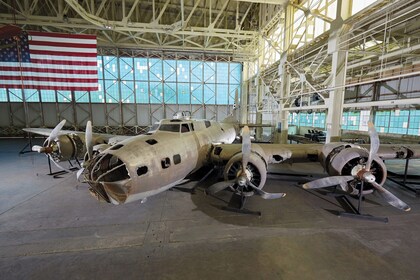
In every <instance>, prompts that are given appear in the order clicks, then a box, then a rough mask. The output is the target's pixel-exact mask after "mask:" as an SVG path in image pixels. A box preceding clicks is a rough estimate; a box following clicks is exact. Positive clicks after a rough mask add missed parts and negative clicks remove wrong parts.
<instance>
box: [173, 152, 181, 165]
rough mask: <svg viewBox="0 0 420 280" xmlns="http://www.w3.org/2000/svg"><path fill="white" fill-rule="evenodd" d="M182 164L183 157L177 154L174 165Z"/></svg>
mask: <svg viewBox="0 0 420 280" xmlns="http://www.w3.org/2000/svg"><path fill="white" fill-rule="evenodd" d="M178 163H181V155H179V154H176V155H174V164H178Z"/></svg>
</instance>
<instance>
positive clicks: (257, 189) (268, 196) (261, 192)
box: [248, 182, 286, 199]
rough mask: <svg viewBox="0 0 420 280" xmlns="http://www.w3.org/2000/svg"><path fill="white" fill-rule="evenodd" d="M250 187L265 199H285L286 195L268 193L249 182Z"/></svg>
mask: <svg viewBox="0 0 420 280" xmlns="http://www.w3.org/2000/svg"><path fill="white" fill-rule="evenodd" d="M248 185H249V186H250V187H251V188H252V189H254V191H255V193H256V194H258V195H259V196H261V197H262V198H263V199H277V198H282V197H285V196H286V194H285V193H268V192H265V191H263V190H261V189H259V188H258V187H257V186H255V185H254V184H253V183H251V182H249V183H248Z"/></svg>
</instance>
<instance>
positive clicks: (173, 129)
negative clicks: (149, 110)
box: [159, 124, 179, 132]
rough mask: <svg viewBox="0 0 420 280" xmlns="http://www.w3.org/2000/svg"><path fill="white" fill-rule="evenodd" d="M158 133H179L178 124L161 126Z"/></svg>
mask: <svg viewBox="0 0 420 280" xmlns="http://www.w3.org/2000/svg"><path fill="white" fill-rule="evenodd" d="M159 130H160V131H169V132H179V124H161V125H160V127H159Z"/></svg>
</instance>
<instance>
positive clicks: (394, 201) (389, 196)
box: [370, 182, 411, 211]
mask: <svg viewBox="0 0 420 280" xmlns="http://www.w3.org/2000/svg"><path fill="white" fill-rule="evenodd" d="M370 184H371V185H372V186H374V187H375V189H376V190H377V191H378V192H379V194H380V195H381V196H382V197H383V198H384V199H385V200H386V202H388V203H389V204H391V205H392V206H394V207H395V208H398V209H400V210H404V211H410V210H411V207H410V206H408V205H407V204H406V203H405V202H404V201H402V200H401V199H399V198H398V197H396V196H395V195H394V194H393V193H391V192H390V191H388V190H387V189H385V188H384V187H382V186H381V185H379V184H378V183H376V182H372V183H370Z"/></svg>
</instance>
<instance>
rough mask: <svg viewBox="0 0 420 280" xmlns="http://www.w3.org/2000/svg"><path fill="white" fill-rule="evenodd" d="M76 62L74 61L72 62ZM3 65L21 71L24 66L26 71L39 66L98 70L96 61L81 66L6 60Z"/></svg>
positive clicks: (43, 67)
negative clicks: (93, 63) (92, 63)
mask: <svg viewBox="0 0 420 280" xmlns="http://www.w3.org/2000/svg"><path fill="white" fill-rule="evenodd" d="M72 64H74V63H72ZM2 65H3V66H2V67H14V68H15V70H16V71H20V69H21V68H20V67H21V66H22V71H26V69H30V68H37V69H68V70H80V71H85V70H96V69H97V64H96V62H95V66H93V65H91V66H86V67H80V65H66V64H64V63H61V64H54V63H49V64H35V63H21V64H19V62H4V63H2Z"/></svg>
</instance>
